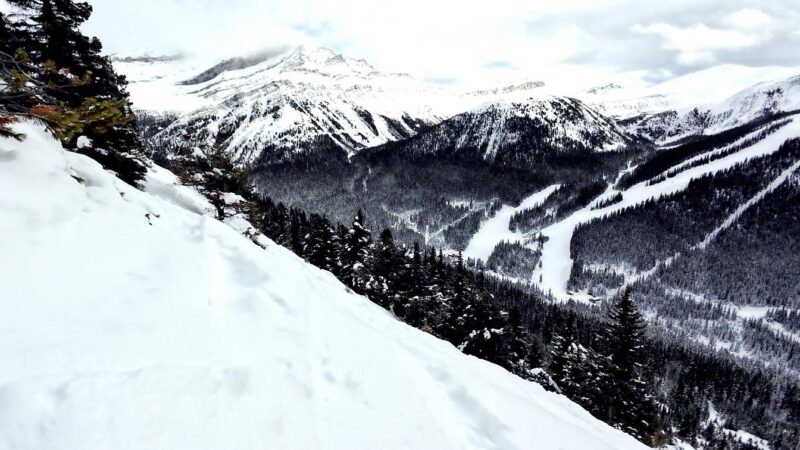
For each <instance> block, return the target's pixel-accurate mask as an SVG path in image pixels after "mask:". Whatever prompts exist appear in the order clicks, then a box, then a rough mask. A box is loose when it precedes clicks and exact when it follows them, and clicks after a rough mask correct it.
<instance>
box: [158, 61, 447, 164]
mask: <svg viewBox="0 0 800 450" xmlns="http://www.w3.org/2000/svg"><path fill="white" fill-rule="evenodd" d="M181 84H182V86H180V89H183V90H185V91H186V95H188V96H190V97H193V98H198V99H201V101H202V102H203V103H204V104H205V105H206V106H205V107H203V108H200V109H197V110H195V111H193V112H191V113H189V114H186V115H183V116H181V117H180V118H179V119H178V120H177V121H175V122H174V123H173V124H172V125H171V126H169V127H168V128H166V129H165V130H164V131H163V132H162V133H160V134H159V135H157V136H156V137H155V138H154V140H153V146H154V147H155V148H158V149H162V150H164V151H168V152H178V153H181V152H189V151H192V150H193V149H194V148H196V147H197V148H200V149H201V150H203V151H209V150H218V151H222V152H224V153H225V154H227V155H230V156H231V157H232V159H233V160H234V161H236V162H237V163H240V164H251V163H254V162H256V161H259V162H280V161H285V160H289V159H292V158H293V157H294V156H296V155H298V154H304V153H308V152H314V151H322V152H326V153H333V154H334V157H336V155H339V154H341V155H346V156H352V155H353V154H354V153H355V152H357V151H358V150H360V149H362V148H365V147H372V146H376V145H380V144H383V143H385V142H387V141H390V140H397V139H403V138H406V137H409V136H412V135H414V134H415V133H417V132H418V131H419V130H421V129H424V128H425V127H427V126H430V125H433V124H436V123H438V122H440V121H441V120H442V119H444V118H446V117H449V116H450V115H451V114H452V112H453V111H454V110H458V107H457V106H455V105H454V101H453V97H452V96H451V95H450V94H449V93H447V92H445V91H444V90H443V89H441V88H439V87H436V86H431V85H427V84H425V83H421V82H419V81H416V80H414V79H412V78H411V77H409V76H407V75H404V74H383V73H379V72H377V71H375V69H373V68H372V66H370V65H369V64H368V63H367V62H365V61H363V60H357V59H349V58H345V57H344V56H342V55H339V54H337V53H335V52H333V51H331V50H328V49H324V48H309V47H301V48H298V49H294V50H292V51H289V52H286V53H283V54H280V55H277V56H274V57H270V58H267V59H266V60H264V61H260V62H255V61H254V60H251V61H239V62H238V63H232V62H228V63H224V64H222V66H220V65H218V66H215V67H214V68H212V69H209V71H206V72H204V73H202V74H200V75H198V76H195V77H192V78H188V79H186V80H183V82H182V83H181ZM187 128H188V129H191V130H194V132H193V133H191V134H189V135H187V134H185V133H184V130H185V129H187Z"/></svg>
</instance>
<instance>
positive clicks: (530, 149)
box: [376, 95, 630, 165]
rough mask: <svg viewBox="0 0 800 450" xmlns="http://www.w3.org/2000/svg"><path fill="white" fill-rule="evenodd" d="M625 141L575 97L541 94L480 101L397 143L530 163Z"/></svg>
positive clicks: (417, 150) (409, 150) (408, 148)
mask: <svg viewBox="0 0 800 450" xmlns="http://www.w3.org/2000/svg"><path fill="white" fill-rule="evenodd" d="M629 141H630V138H629V137H628V136H626V135H625V133H624V132H623V131H622V130H621V129H620V128H619V127H617V125H616V124H615V123H614V121H612V120H610V119H608V118H606V117H604V116H603V115H601V114H599V113H598V112H596V111H595V110H593V109H592V108H590V107H588V106H586V105H585V104H584V103H583V102H581V101H580V100H577V99H574V98H569V97H557V96H552V95H541V96H539V97H528V98H526V99H514V100H501V101H496V102H491V103H487V104H484V105H482V106H480V107H478V108H475V109H473V110H471V111H469V112H466V113H463V114H459V115H457V116H455V117H453V118H451V119H448V120H446V121H444V122H442V123H441V124H439V125H438V126H436V127H434V128H432V129H430V130H427V131H425V132H423V133H420V134H419V135H417V136H415V137H414V138H411V139H409V140H407V141H405V142H402V143H400V144H399V146H400V147H401V148H402V150H401V152H404V153H406V154H410V155H424V154H435V155H443V154H454V155H455V154H459V155H462V156H465V157H477V158H479V159H483V160H486V161H491V162H496V163H499V164H509V165H520V164H522V165H530V164H536V163H538V162H541V161H542V160H543V159H547V158H549V157H551V156H553V155H557V154H559V153H563V152H574V151H577V152H582V151H588V152H605V151H613V150H618V149H621V148H624V147H625V145H626V144H627V143H628V142H629ZM376 151H381V150H380V149H376Z"/></svg>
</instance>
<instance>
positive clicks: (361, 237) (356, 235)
mask: <svg viewBox="0 0 800 450" xmlns="http://www.w3.org/2000/svg"><path fill="white" fill-rule="evenodd" d="M371 242H372V238H371V234H370V231H369V230H368V229H367V228H366V227H365V225H364V213H363V211H361V209H359V210H358V213H357V214H356V216H355V218H354V219H353V225H352V227H351V228H350V230H349V231H348V232H347V236H346V237H345V240H344V253H343V259H344V261H343V263H342V265H343V266H342V276H343V278H344V282H345V284H347V285H348V286H350V288H352V289H353V290H354V291H355V292H357V293H359V294H363V293H364V292H365V289H366V285H367V283H368V282H369V275H368V268H367V260H368V259H369V248H370V245H371Z"/></svg>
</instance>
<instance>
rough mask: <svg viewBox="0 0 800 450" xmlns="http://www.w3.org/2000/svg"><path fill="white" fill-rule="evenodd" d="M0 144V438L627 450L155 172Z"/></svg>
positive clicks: (2, 444)
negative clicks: (141, 182) (243, 229)
mask: <svg viewBox="0 0 800 450" xmlns="http://www.w3.org/2000/svg"><path fill="white" fill-rule="evenodd" d="M19 128H20V131H24V132H25V133H26V134H28V139H27V140H26V141H25V142H22V143H19V142H14V141H9V140H2V141H0V233H2V236H3V239H0V311H2V313H0V357H2V361H3V364H2V365H0V449H15V450H19V449H38V450H42V449H76V448H80V449H109V448H113V449H116V450H124V449H144V448H146V449H170V450H176V449H192V450H198V449H222V448H236V449H259V448H261V449H268V448H269V449H276V448H280V449H291V448H297V449H304V450H307V449H343V448H347V449H376V448H380V449H391V448H414V449H420V448H431V449H445V448H459V449H483V448H486V449H489V448H491V449H514V448H519V449H523V448H537V449H596V450H602V449H610V450H611V449H613V450H622V449H639V448H644V447H643V446H642V445H641V444H639V443H638V442H636V441H635V440H634V439H633V438H631V437H629V436H627V435H625V434H623V433H622V432H619V431H617V430H614V429H612V428H610V427H608V426H607V425H605V424H603V423H601V422H600V421H598V420H595V419H594V418H592V417H591V416H590V415H589V414H588V413H587V412H585V411H584V410H582V409H580V408H579V407H577V406H576V405H574V404H573V403H570V402H569V401H568V400H567V399H566V398H565V397H562V396H559V395H555V394H551V393H548V392H546V391H544V390H543V389H542V388H541V387H540V386H539V385H537V384H534V383H530V382H526V381H523V380H521V379H519V378H517V377H515V376H513V375H511V374H509V373H507V372H506V371H504V370H503V369H501V368H500V367H498V366H495V365H492V364H489V363H487V362H484V361H481V360H478V359H475V358H472V357H469V356H465V355H463V354H461V353H459V352H458V351H457V350H456V349H455V348H454V347H452V346H451V345H450V344H447V343H445V342H443V341H440V340H437V339H435V338H434V337H432V336H430V335H427V334H425V333H423V332H421V331H418V330H416V329H413V328H411V327H408V326H406V325H404V324H402V323H400V322H398V321H397V320H395V319H394V318H393V317H392V316H391V315H390V314H389V313H387V312H386V311H384V310H382V309H381V308H379V307H377V306H375V305H374V304H372V303H370V302H369V301H368V300H367V299H365V298H363V297H360V296H357V295H354V294H352V293H349V292H348V291H347V290H346V288H345V287H344V286H343V285H342V284H340V283H339V282H338V281H337V280H336V279H335V278H334V277H333V276H332V275H331V274H329V273H327V272H323V271H321V270H318V269H316V268H314V267H312V266H310V265H308V264H306V263H305V262H303V261H302V260H301V259H299V258H297V257H296V256H294V255H293V254H291V253H290V252H289V251H288V250H285V249H283V248H281V247H279V246H277V245H275V244H273V243H272V242H271V241H267V248H266V249H262V248H260V247H258V246H257V245H254V244H253V243H252V242H251V241H249V240H248V239H247V238H245V237H243V236H242V235H240V234H239V233H237V232H236V231H235V230H233V229H232V228H230V227H229V226H227V225H225V224H223V223H221V222H218V221H216V220H214V219H212V218H210V217H208V216H206V215H204V214H203V212H204V211H205V210H206V209H207V208H208V205H207V204H206V203H205V202H204V200H203V199H202V198H201V197H199V196H198V195H197V194H196V193H194V192H193V191H191V190H189V189H188V188H184V187H181V186H178V185H177V184H176V183H175V177H174V176H172V175H171V174H170V173H168V172H166V171H164V170H161V169H157V170H153V171H151V173H150V174H149V176H148V180H147V187H146V191H147V192H142V191H139V190H136V189H134V188H132V187H130V186H128V185H126V184H124V183H122V182H121V181H120V180H118V179H117V178H115V177H114V176H113V175H111V174H109V173H107V172H105V171H104V170H102V168H101V167H100V166H99V165H98V164H96V163H95V162H94V161H92V160H90V159H88V158H86V157H83V156H80V155H76V154H73V153H67V152H65V151H63V149H62V148H61V147H60V146H59V145H58V144H57V143H56V142H55V141H53V140H52V139H51V138H49V137H48V136H47V135H46V134H45V133H44V131H43V130H41V129H40V128H38V127H36V126H33V125H25V126H20V127H19Z"/></svg>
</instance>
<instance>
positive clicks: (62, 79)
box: [0, 0, 145, 184]
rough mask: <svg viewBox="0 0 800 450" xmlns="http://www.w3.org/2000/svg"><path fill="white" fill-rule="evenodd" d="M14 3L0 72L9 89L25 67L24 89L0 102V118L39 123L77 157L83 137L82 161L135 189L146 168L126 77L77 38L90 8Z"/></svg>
mask: <svg viewBox="0 0 800 450" xmlns="http://www.w3.org/2000/svg"><path fill="white" fill-rule="evenodd" d="M11 3H12V4H13V6H15V7H16V8H15V10H14V11H15V12H14V14H13V15H11V16H3V17H2V18H0V35H4V36H6V39H2V44H0V51H2V54H3V55H5V56H4V60H3V63H2V64H0V69H2V71H1V72H2V77H3V79H4V81H6V82H7V81H8V80H9V79H10V78H13V77H14V76H15V75H17V74H19V72H20V70H19V68H20V67H24V70H23V71H22V72H23V73H24V77H25V81H26V83H25V84H24V85H22V86H21V87H20V88H19V89H16V90H15V91H14V92H12V94H13V95H3V96H2V97H0V113H2V114H3V116H6V115H7V114H8V115H15V116H27V117H33V118H37V119H40V120H41V121H42V122H44V123H45V124H46V125H47V126H48V128H50V130H51V131H52V132H53V134H54V135H55V136H56V137H58V138H59V139H60V140H61V141H62V142H63V144H64V146H65V147H67V148H68V149H72V150H78V138H79V137H80V136H85V137H87V138H88V140H86V141H84V144H86V143H89V145H88V146H87V145H84V146H82V148H81V149H80V150H81V151H82V152H83V153H84V154H86V155H88V156H90V157H92V158H95V159H97V160H98V161H99V162H100V163H101V164H103V166H104V167H105V168H107V169H109V170H112V171H114V172H116V173H117V174H118V175H119V176H120V178H122V179H123V180H125V181H127V182H129V183H131V184H136V183H138V182H139V181H140V180H141V179H142V178H143V176H144V173H145V167H144V163H143V162H142V161H141V159H140V152H141V149H142V143H141V141H140V140H139V136H138V134H137V132H136V126H135V117H134V115H133V113H132V111H131V108H130V103H129V100H128V93H127V92H126V90H125V87H126V81H125V78H124V77H122V76H119V75H117V74H116V73H115V72H114V70H113V68H112V66H111V62H110V60H109V59H108V58H107V57H105V56H102V55H101V53H100V52H101V49H102V46H101V44H100V41H99V40H97V39H96V38H89V37H87V36H84V35H83V34H82V33H81V31H80V26H81V25H82V24H83V23H84V22H85V21H86V20H87V19H88V18H89V16H90V15H91V12H92V7H91V6H90V5H89V4H88V3H83V2H75V1H72V0H14V1H12V2H11ZM8 55H11V58H13V59H15V61H7V60H8V59H9V58H8Z"/></svg>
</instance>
